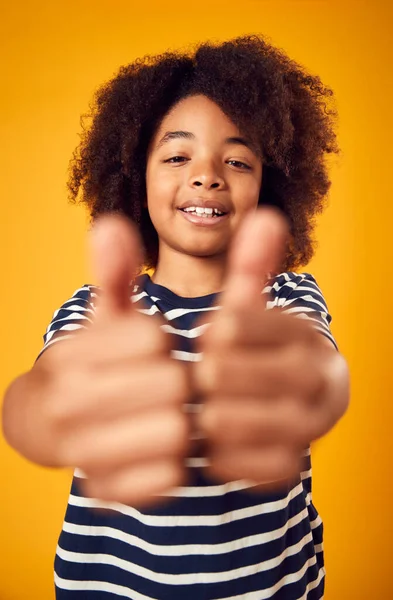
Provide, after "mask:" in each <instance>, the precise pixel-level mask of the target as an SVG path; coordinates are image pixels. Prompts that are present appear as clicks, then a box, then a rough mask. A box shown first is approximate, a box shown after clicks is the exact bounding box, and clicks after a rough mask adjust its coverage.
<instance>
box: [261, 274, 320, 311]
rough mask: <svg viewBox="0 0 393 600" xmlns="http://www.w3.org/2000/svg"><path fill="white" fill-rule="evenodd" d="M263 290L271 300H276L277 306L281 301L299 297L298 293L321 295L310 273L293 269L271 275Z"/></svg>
mask: <svg viewBox="0 0 393 600" xmlns="http://www.w3.org/2000/svg"><path fill="white" fill-rule="evenodd" d="M263 292H264V293H269V294H270V296H271V298H272V300H275V301H276V304H277V306H281V305H282V303H283V301H284V302H285V300H287V299H289V298H295V297H299V295H308V294H312V295H313V294H314V295H317V296H322V292H321V290H320V288H319V285H318V283H317V281H316V279H315V277H314V276H313V275H311V273H306V272H303V273H296V272H295V271H285V272H283V273H279V274H278V275H274V276H272V277H271V278H270V279H269V280H268V282H267V284H266V286H265V288H264V289H263Z"/></svg>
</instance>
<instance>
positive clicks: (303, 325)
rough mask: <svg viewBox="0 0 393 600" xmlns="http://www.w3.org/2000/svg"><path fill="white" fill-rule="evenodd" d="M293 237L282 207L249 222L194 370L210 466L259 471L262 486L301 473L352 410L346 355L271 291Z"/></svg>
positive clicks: (215, 470)
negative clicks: (269, 304) (270, 303)
mask: <svg viewBox="0 0 393 600" xmlns="http://www.w3.org/2000/svg"><path fill="white" fill-rule="evenodd" d="M286 237H287V225H286V222H285V220H284V217H282V216H281V215H279V214H278V212H277V211H274V210H273V209H268V208H263V209H259V210H258V211H257V212H256V213H254V214H253V215H251V216H249V217H248V218H246V219H245V221H244V222H243V223H242V226H241V228H240V231H239V232H238V235H237V237H236V238H235V240H234V243H233V245H232V248H231V250H232V252H231V255H230V257H229V264H228V271H227V279H226V282H225V285H224V287H223V289H224V291H223V293H222V297H221V300H220V305H221V310H220V311H216V313H215V317H214V320H213V321H212V322H211V323H210V326H209V327H208V328H207V330H206V331H205V333H204V334H203V336H202V337H201V338H200V341H199V348H198V351H200V352H203V360H202V361H201V362H199V363H196V364H195V369H194V373H193V380H194V386H195V389H196V391H197V393H198V394H199V395H200V396H201V397H202V398H204V402H203V403H202V405H203V409H202V411H201V412H200V413H199V415H198V416H197V418H196V427H197V429H199V430H200V431H201V432H202V433H203V434H204V435H205V436H206V448H207V453H208V458H209V459H210V460H209V462H210V466H209V467H208V472H210V475H211V476H213V477H214V478H218V479H220V480H222V481H233V480H238V479H249V480H252V481H254V482H255V483H256V484H258V485H257V488H256V489H259V488H261V487H263V488H269V487H271V488H279V487H280V486H281V485H286V483H287V482H288V481H289V480H290V479H291V478H292V477H296V476H298V475H299V473H300V471H301V458H302V454H303V453H304V449H305V448H306V447H307V446H308V444H309V443H310V442H311V441H312V440H315V439H316V438H318V437H320V436H321V435H323V434H324V433H326V432H327V431H328V430H329V429H330V428H331V427H332V426H333V424H334V423H335V422H336V420H338V418H339V416H341V414H342V413H343V411H344V410H345V408H344V405H345V390H344V387H345V385H344V384H343V381H344V379H345V377H343V376H344V370H343V364H342V362H340V355H339V354H338V352H337V351H336V350H335V348H334V347H333V345H332V344H331V342H330V341H329V340H327V339H326V338H325V337H324V336H322V335H321V334H320V333H319V332H317V331H316V330H315V329H314V328H313V327H312V326H311V324H310V322H307V321H306V320H304V319H299V318H295V317H294V316H292V315H288V314H285V312H284V311H282V310H280V309H278V308H273V309H270V310H266V300H264V299H263V296H262V295H261V292H262V290H263V288H264V286H265V285H266V282H267V277H268V273H272V272H275V271H276V269H279V268H280V263H281V261H282V258H283V251H284V249H285V246H286ZM331 382H333V383H334V382H335V384H334V385H332V384H331ZM334 386H335V387H334ZM333 388H334V389H333ZM339 388H340V389H339Z"/></svg>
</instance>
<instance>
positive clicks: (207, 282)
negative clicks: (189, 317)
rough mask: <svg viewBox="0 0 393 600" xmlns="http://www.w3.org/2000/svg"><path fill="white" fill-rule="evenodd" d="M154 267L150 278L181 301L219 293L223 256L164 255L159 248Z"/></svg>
mask: <svg viewBox="0 0 393 600" xmlns="http://www.w3.org/2000/svg"><path fill="white" fill-rule="evenodd" d="M161 250H163V251H162V252H161V251H160V254H159V259H158V263H157V267H156V269H155V271H154V273H153V275H152V277H151V279H152V281H153V282H154V283H157V284H159V285H163V286H165V287H166V288H168V289H169V290H171V291H172V292H174V293H175V294H177V295H178V296H182V297H183V298H197V297H199V296H207V295H208V294H214V293H217V292H221V291H222V285H223V282H224V277H225V273H226V254H220V255H217V256H207V257H206V256H204V257H201V256H190V255H188V254H182V253H180V252H173V251H172V252H171V253H169V254H167V252H166V251H165V250H164V249H163V248H162V249H161Z"/></svg>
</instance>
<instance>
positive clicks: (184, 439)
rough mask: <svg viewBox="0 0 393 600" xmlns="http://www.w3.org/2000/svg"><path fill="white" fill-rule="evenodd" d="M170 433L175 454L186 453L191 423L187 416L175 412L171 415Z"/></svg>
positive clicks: (171, 445) (171, 446)
mask: <svg viewBox="0 0 393 600" xmlns="http://www.w3.org/2000/svg"><path fill="white" fill-rule="evenodd" d="M167 430H168V435H169V445H170V448H169V450H170V452H171V453H173V454H174V455H184V454H185V453H186V451H187V449H188V445H189V433H190V431H189V424H188V421H187V419H186V416H185V415H184V414H182V413H179V412H173V413H172V414H171V415H170V416H169V423H168V429H167Z"/></svg>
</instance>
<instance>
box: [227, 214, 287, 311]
mask: <svg viewBox="0 0 393 600" xmlns="http://www.w3.org/2000/svg"><path fill="white" fill-rule="evenodd" d="M288 235H289V227H288V223H287V220H286V219H285V217H284V215H283V214H282V213H281V212H279V211H278V210H277V209H274V208H272V207H269V208H267V207H265V208H260V209H258V210H257V211H256V212H252V213H250V214H248V215H247V216H246V217H245V219H244V221H243V223H242V224H241V226H240V228H239V231H238V232H237V235H236V236H235V238H234V240H233V243H232V246H231V248H230V252H229V258H228V271H227V278H226V282H225V286H224V291H223V294H222V298H221V305H222V306H223V307H225V306H230V307H245V308H247V307H248V306H252V305H254V304H255V303H256V302H261V292H262V290H263V288H264V287H265V285H266V282H267V280H268V278H269V276H270V275H269V274H270V273H275V272H277V271H278V270H279V269H280V268H281V263H282V261H283V258H284V255H285V250H286V245H287V240H288Z"/></svg>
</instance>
